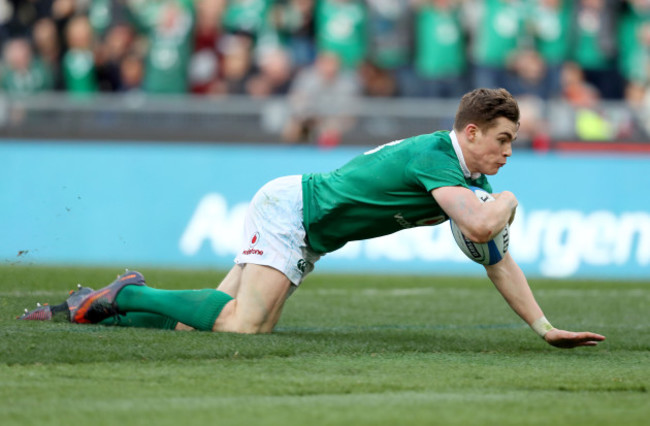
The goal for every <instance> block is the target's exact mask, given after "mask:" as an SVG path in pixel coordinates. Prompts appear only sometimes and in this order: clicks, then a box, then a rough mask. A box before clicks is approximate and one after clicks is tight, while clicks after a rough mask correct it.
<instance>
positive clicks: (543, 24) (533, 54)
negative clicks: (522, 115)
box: [0, 0, 650, 141]
mask: <svg viewBox="0 0 650 426" xmlns="http://www.w3.org/2000/svg"><path fill="white" fill-rule="evenodd" d="M0 41H1V44H2V64H1V68H0V88H1V90H2V91H3V92H5V93H10V94H25V93H36V92H41V91H49V90H56V91H66V92H69V93H73V94H79V95H84V94H88V93H95V92H132V91H139V92H143V93H160V94H179V93H194V94H202V95H228V94H236V95H239V94H245V95H250V96H253V97H260V98H261V97H268V96H273V95H288V96H289V97H290V99H292V105H294V107H293V109H294V114H293V115H292V118H291V120H289V122H288V124H287V125H286V127H285V129H284V131H283V132H284V138H285V140H287V141H297V140H300V139H303V138H305V136H306V134H307V133H309V132H310V131H311V130H313V128H314V122H315V120H317V118H315V113H312V112H310V107H311V106H313V105H314V103H315V102H314V100H319V101H323V100H325V103H327V104H328V105H329V106H330V107H331V108H333V109H336V108H337V107H338V106H339V105H340V106H341V107H344V106H345V105H346V103H347V100H348V99H353V98H354V97H357V96H369V97H373V96H376V97H437V98H450V99H453V98H457V97H458V96H460V95H462V94H463V93H464V92H465V91H467V90H469V89H471V88H473V87H505V88H507V89H508V90H510V91H511V92H512V93H513V94H515V95H516V96H518V97H520V98H521V99H524V103H525V107H527V108H528V107H530V108H531V111H533V113H534V111H535V108H536V107H535V105H538V102H539V101H545V100H549V99H563V100H566V101H568V102H570V103H571V104H573V105H576V106H590V105H594V104H595V103H597V102H599V101H600V100H617V101H622V102H626V103H629V104H630V105H631V106H633V107H635V106H638V105H640V104H641V103H643V102H645V101H644V99H646V88H647V87H648V83H650V0H575V1H567V0H0ZM588 118H590V117H588ZM591 118H593V117H591ZM632 121H633V120H631V124H630V126H633V125H635V124H634V123H633V122H632ZM592 124H593V123H592ZM523 125H524V129H522V130H524V131H525V130H526V129H525V123H523ZM342 126H343V127H344V126H345V123H342V122H341V120H338V121H336V122H333V123H328V120H321V122H320V123H319V125H318V129H319V130H318V131H319V132H320V133H321V136H322V137H323V138H324V139H327V138H328V137H333V138H334V139H336V135H335V134H333V135H332V134H330V133H331V132H330V131H329V129H330V128H333V129H338V130H336V132H340V131H341V130H340V129H341V127H342ZM637 127H639V125H637ZM593 128H594V127H593V126H590V127H589V129H593ZM336 132H334V133H336Z"/></svg>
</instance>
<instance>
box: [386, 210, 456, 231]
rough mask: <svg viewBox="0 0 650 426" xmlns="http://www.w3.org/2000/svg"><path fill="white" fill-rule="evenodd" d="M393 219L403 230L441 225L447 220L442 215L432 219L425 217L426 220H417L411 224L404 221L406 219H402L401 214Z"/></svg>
mask: <svg viewBox="0 0 650 426" xmlns="http://www.w3.org/2000/svg"><path fill="white" fill-rule="evenodd" d="M393 217H394V218H395V220H396V221H397V223H398V224H399V225H400V226H401V227H402V228H404V229H408V228H413V227H415V226H434V225H439V224H441V223H442V222H444V221H445V220H447V218H446V217H445V216H443V215H438V216H434V217H427V218H424V219H419V220H418V221H416V222H415V223H411V222H409V221H408V220H406V219H405V218H404V216H402V213H401V212H400V213H397V214H395V215H394V216H393Z"/></svg>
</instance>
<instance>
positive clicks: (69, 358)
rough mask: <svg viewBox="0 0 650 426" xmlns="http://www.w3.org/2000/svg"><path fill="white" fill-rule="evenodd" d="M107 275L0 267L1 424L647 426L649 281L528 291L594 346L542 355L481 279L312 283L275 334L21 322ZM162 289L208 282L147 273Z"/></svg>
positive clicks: (201, 277) (189, 275)
mask: <svg viewBox="0 0 650 426" xmlns="http://www.w3.org/2000/svg"><path fill="white" fill-rule="evenodd" d="M117 272H119V271H116V270H112V269H93V268H45V267H27V266H16V265H14V266H9V265H7V266H4V267H0V423H1V424H2V425H30V424H39V425H42V424H48V425H57V424H61V425H63V424H88V423H91V424H93V425H115V424H121V425H140V424H157V425H179V424H181V425H182V424H185V425H188V426H189V425H200V424H211V425H212V424H218V425H231V424H232V425H239V424H241V425H253V424H254V425H335V424H336V425H398V424H409V425H420V424H422V425H424V424H431V425H435V424H451V425H469V424H480V425H484V424H488V425H489V424H491V425H525V424H530V425H548V424H555V425H565V424H566V425H612V424H620V425H642V424H643V425H645V424H647V421H648V418H649V417H650V397H649V395H648V389H649V388H650V324H649V321H648V314H649V313H650V310H649V307H650V283H641V282H637V283H634V282H632V283H629V282H604V281H598V282H588V281H581V282H576V281H543V280H535V281H532V282H531V285H532V287H533V289H534V291H535V293H536V295H537V298H538V300H539V301H540V304H541V305H542V307H543V308H544V309H545V312H546V315H547V317H548V318H549V319H550V320H551V321H552V322H553V323H554V324H556V325H557V326H559V327H563V328H567V329H575V330H583V329H588V330H590V331H595V332H599V333H602V334H605V335H606V336H607V341H606V342H604V343H602V344H601V345H599V346H598V347H595V348H579V349H574V350H560V349H555V348H552V347H550V346H548V345H546V344H545V343H544V342H543V341H542V340H541V339H539V338H538V337H536V335H535V334H534V333H533V332H532V331H531V330H529V329H528V328H527V327H526V326H525V325H524V324H523V323H522V322H521V320H519V318H517V317H516V316H515V315H514V314H513V313H512V312H511V311H510V310H509V308H508V307H507V305H506V304H505V302H504V301H503V300H502V299H501V298H500V296H499V295H498V293H497V292H496V291H495V290H494V289H493V288H492V285H491V284H490V283H489V281H487V279H474V278H472V279H467V278H457V277H399V276H343V275H324V274H314V275H313V276H311V277H310V278H309V279H308V280H306V281H305V283H304V284H303V286H302V287H301V289H300V290H299V291H298V292H296V293H295V294H294V295H293V296H292V297H291V299H290V300H289V301H288V303H287V305H286V307H285V312H284V315H283V317H282V319H281V321H280V323H279V325H278V328H277V331H276V332H275V333H273V334H271V335H258V336H248V335H233V334H212V333H204V332H171V331H161V330H145V329H129V328H109V327H101V326H88V325H85V326H84V325H73V324H68V323H40V322H18V321H16V320H15V319H14V318H15V316H16V315H17V314H18V313H19V312H20V311H21V310H22V309H23V308H25V307H30V308H31V307H33V306H34V304H35V302H37V301H40V302H46V301H50V302H57V303H58V302H59V301H61V300H62V299H64V298H65V297H66V295H67V290H68V289H70V288H72V287H73V286H74V285H75V284H76V283H77V282H81V283H84V284H87V285H90V286H93V287H95V288H98V287H101V286H103V285H104V284H106V283H108V282H109V281H110V280H111V279H112V278H113V277H114V275H115V274H116V273H117ZM142 272H143V273H144V274H145V276H146V277H147V281H148V282H149V283H150V284H151V285H154V286H156V287H160V288H169V289H174V288H203V287H214V286H215V285H216V284H217V283H218V281H219V280H220V278H221V276H222V274H221V273H219V272H211V271H161V270H149V269H144V270H142Z"/></svg>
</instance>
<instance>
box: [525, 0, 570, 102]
mask: <svg viewBox="0 0 650 426" xmlns="http://www.w3.org/2000/svg"><path fill="white" fill-rule="evenodd" d="M533 3H534V4H533V5H532V6H531V7H530V8H528V11H529V15H528V19H527V21H528V24H529V25H528V28H530V30H531V31H532V34H533V38H534V42H535V44H534V48H535V49H536V50H537V51H538V52H539V54H540V56H541V58H542V59H543V60H544V62H545V63H546V76H545V82H544V86H545V87H544V92H545V93H544V95H543V96H542V97H543V98H544V99H549V98H552V97H557V96H560V92H561V90H562V87H561V86H562V84H561V74H562V66H563V64H564V63H565V62H566V61H567V60H569V58H570V54H571V19H572V16H573V6H574V2H573V1H569V0H533Z"/></svg>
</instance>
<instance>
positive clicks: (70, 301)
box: [17, 284, 94, 321]
mask: <svg viewBox="0 0 650 426" xmlns="http://www.w3.org/2000/svg"><path fill="white" fill-rule="evenodd" d="M93 291H94V290H93V289H92V288H89V287H83V286H82V285H81V284H77V289H76V290H70V295H69V296H68V298H67V299H66V300H65V302H63V303H61V304H59V305H49V304H47V303H45V304H43V305H41V304H40V303H37V304H36V309H33V310H31V311H29V310H27V309H25V313H24V314H22V315H21V316H20V317H17V319H19V320H29V321H52V320H54V321H56V320H64V321H70V320H71V318H72V317H73V316H74V313H75V312H76V310H77V305H78V304H79V302H81V301H82V300H83V299H84V298H85V297H86V296H88V295H89V294H90V293H92V292H93Z"/></svg>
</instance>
